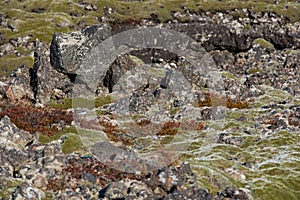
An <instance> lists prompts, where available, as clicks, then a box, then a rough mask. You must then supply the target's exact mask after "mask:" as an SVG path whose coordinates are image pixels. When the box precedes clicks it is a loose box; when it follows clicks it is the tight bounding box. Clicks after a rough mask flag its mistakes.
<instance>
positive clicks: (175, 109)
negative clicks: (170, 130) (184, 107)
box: [170, 108, 180, 115]
mask: <svg viewBox="0 0 300 200" xmlns="http://www.w3.org/2000/svg"><path fill="white" fill-rule="evenodd" d="M179 111H180V108H172V109H171V110H170V115H176V113H178V112H179Z"/></svg>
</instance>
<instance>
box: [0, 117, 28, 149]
mask: <svg viewBox="0 0 300 200" xmlns="http://www.w3.org/2000/svg"><path fill="white" fill-rule="evenodd" d="M0 138H1V141H2V142H3V144H4V145H7V144H8V145H9V144H13V146H15V147H19V148H20V149H21V148H24V147H25V146H26V144H28V143H29V142H30V141H32V140H33V138H34V137H33V136H32V135H31V134H29V133H28V132H26V131H23V130H20V129H19V128H18V127H16V125H15V124H13V123H12V122H11V121H10V118H9V117H7V116H4V117H3V118H2V119H1V120H0ZM5 142H6V144H5Z"/></svg>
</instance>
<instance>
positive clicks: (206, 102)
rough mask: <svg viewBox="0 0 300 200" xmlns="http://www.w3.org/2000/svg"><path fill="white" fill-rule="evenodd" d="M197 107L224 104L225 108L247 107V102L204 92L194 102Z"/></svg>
mask: <svg viewBox="0 0 300 200" xmlns="http://www.w3.org/2000/svg"><path fill="white" fill-rule="evenodd" d="M196 106H197V107H212V106H226V107H227V108H230V109H231V108H238V109H243V108H248V106H249V102H246V101H242V100H241V99H239V98H238V99H230V98H226V97H221V96H218V95H216V94H212V93H209V92H204V93H203V97H202V99H199V100H198V102H197V103H196Z"/></svg>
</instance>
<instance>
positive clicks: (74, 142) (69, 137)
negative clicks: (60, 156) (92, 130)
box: [62, 133, 85, 153]
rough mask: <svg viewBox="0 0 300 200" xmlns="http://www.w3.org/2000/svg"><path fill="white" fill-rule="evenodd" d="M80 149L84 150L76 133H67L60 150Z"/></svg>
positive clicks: (71, 150) (67, 151)
mask: <svg viewBox="0 0 300 200" xmlns="http://www.w3.org/2000/svg"><path fill="white" fill-rule="evenodd" d="M82 150H85V147H84V145H83V144H82V142H81V140H80V138H79V136H78V134H75V133H67V134H66V140H65V142H64V144H63V146H62V152H63V153H71V152H73V151H82Z"/></svg>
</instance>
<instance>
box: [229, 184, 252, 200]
mask: <svg viewBox="0 0 300 200" xmlns="http://www.w3.org/2000/svg"><path fill="white" fill-rule="evenodd" d="M224 193H225V194H224V196H225V197H226V198H231V199H239V200H247V199H248V195H247V193H246V192H245V191H243V190H241V189H237V188H234V187H231V186H229V187H226V189H225V191H224Z"/></svg>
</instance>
